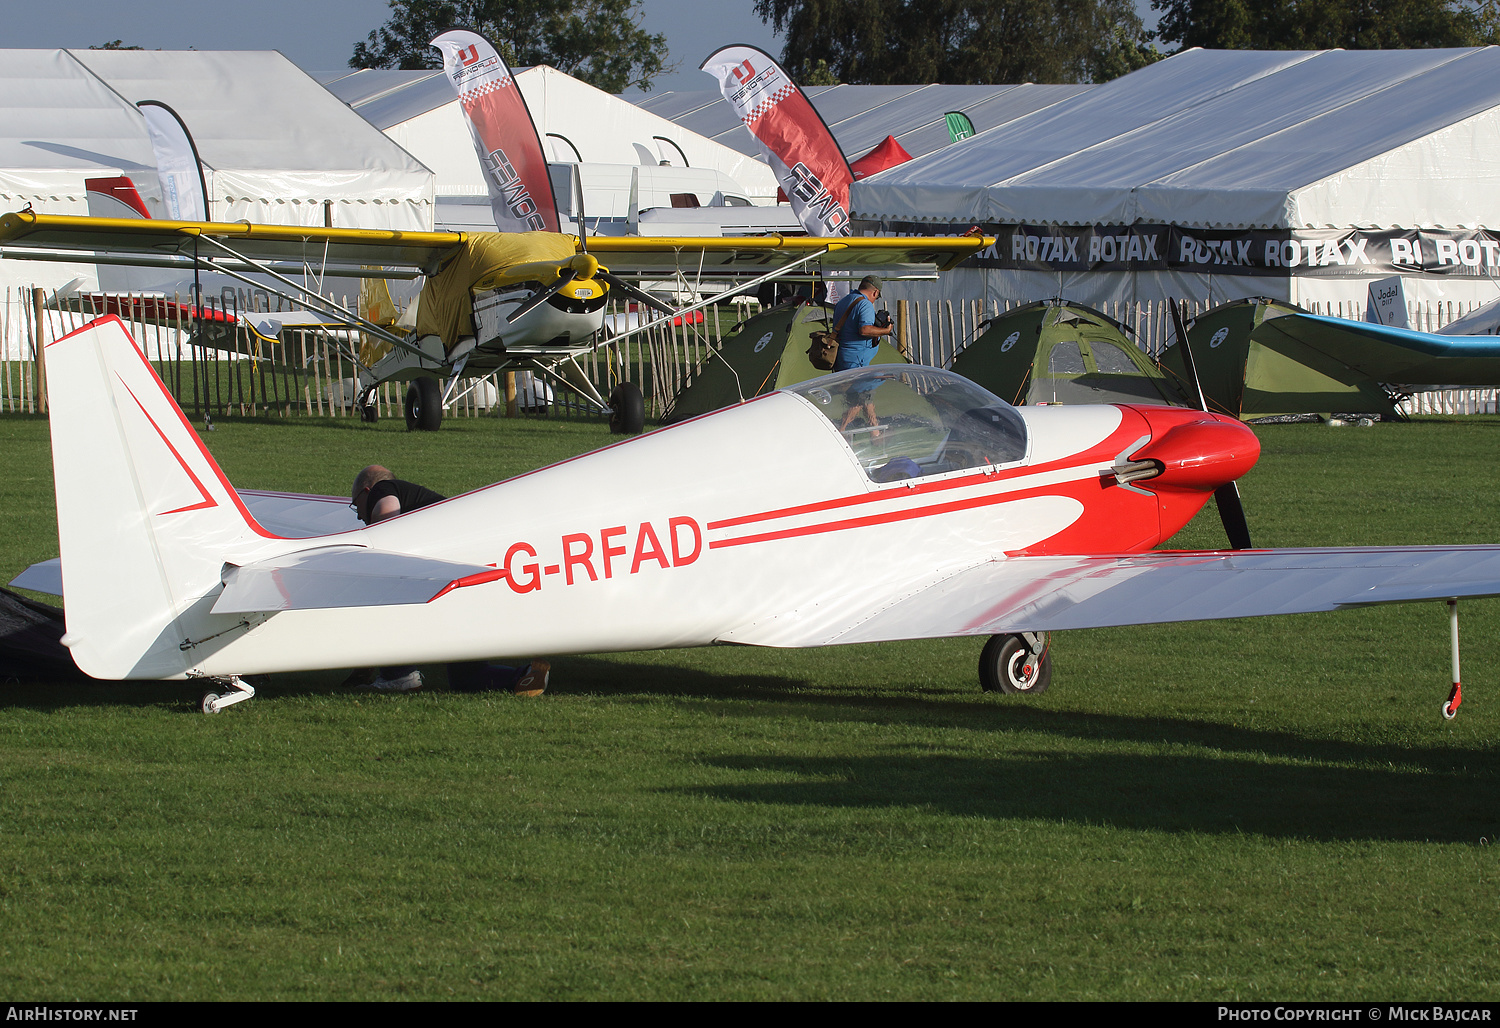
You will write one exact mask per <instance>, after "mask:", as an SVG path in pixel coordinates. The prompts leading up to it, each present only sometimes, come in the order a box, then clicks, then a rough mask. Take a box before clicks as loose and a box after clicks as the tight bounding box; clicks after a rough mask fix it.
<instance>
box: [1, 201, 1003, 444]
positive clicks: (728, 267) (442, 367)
mask: <svg viewBox="0 0 1500 1028" xmlns="http://www.w3.org/2000/svg"><path fill="white" fill-rule="evenodd" d="M993 243H994V240H993V239H992V238H986V237H980V236H951V237H931V238H922V237H896V238H886V237H870V236H845V237H839V238H828V239H823V238H816V237H811V236H746V237H691V238H665V237H641V236H607V237H605V236H595V237H592V238H580V237H578V236H572V235H563V234H557V233H547V232H526V233H498V232H494V233H465V232H398V231H385V230H371V229H337V228H305V227H300V226H283V225H253V224H250V223H248V222H236V223H233V224H222V223H216V222H187V221H157V220H149V219H130V218H93V217H70V216H63V215H47V214H38V213H35V212H33V211H29V210H26V211H18V212H14V213H10V214H5V215H3V216H0V258H4V259H7V260H15V259H21V260H44V261H47V260H50V261H67V262H78V261H80V260H85V261H87V260H89V259H92V261H94V262H96V263H101V264H123V265H133V266H144V267H155V268H166V269H178V270H181V271H182V272H183V273H184V274H192V273H194V272H195V271H197V272H208V273H213V274H221V275H226V276H228V277H230V278H233V279H236V280H239V281H242V282H245V283H248V284H250V285H252V286H254V287H255V288H257V289H266V290H268V291H270V292H272V293H274V294H275V295H277V296H280V297H282V298H283V299H285V300H287V301H289V302H291V303H292V304H293V305H294V306H295V307H297V308H300V310H298V311H295V312H292V313H290V314H276V315H261V316H258V320H256V321H252V322H249V327H250V328H252V329H254V330H255V331H256V332H257V334H258V335H261V336H263V337H274V335H275V334H276V332H278V331H279V330H280V329H281V328H282V327H283V326H295V325H306V324H310V323H317V324H320V325H323V326H328V327H334V328H341V329H346V330H348V331H349V332H350V333H363V334H364V335H365V337H366V338H369V339H374V340H376V341H378V344H379V345H377V346H376V347H374V348H370V347H367V348H366V349H365V351H364V352H363V353H356V352H355V351H354V349H353V348H352V347H350V348H348V349H347V350H346V352H345V354H344V355H345V356H346V357H347V358H348V359H349V360H351V361H352V362H353V363H354V364H355V366H356V368H357V369H358V376H359V386H360V399H361V406H362V409H363V410H365V411H366V412H369V413H367V415H366V416H371V417H372V416H373V404H369V403H367V402H365V401H367V399H368V398H369V397H370V396H371V395H372V394H373V390H374V388H375V387H376V386H377V385H379V384H380V383H382V382H387V381H393V380H394V381H408V382H410V383H411V384H410V386H409V387H408V389H407V394H406V418H407V424H408V426H410V427H412V428H420V429H435V428H437V427H438V426H439V425H440V424H441V420H442V410H443V406H444V404H445V403H446V402H448V401H449V400H451V398H452V395H453V390H454V389H455V387H456V386H457V384H458V383H459V382H460V380H462V379H466V378H478V377H484V376H487V375H490V374H492V373H494V372H497V371H530V372H533V373H534V374H536V375H538V376H539V377H541V378H542V379H543V380H547V381H551V382H553V383H556V384H558V385H563V386H566V387H567V388H569V389H571V390H574V391H576V392H578V393H579V394H580V395H582V396H583V397H584V398H585V399H586V400H587V401H588V402H589V403H591V404H592V405H594V406H595V408H596V409H597V410H598V411H599V412H600V413H601V414H608V415H609V416H610V427H611V429H612V430H614V431H620V432H632V433H633V432H639V431H640V430H641V427H642V424H643V420H644V405H643V402H642V397H641V393H640V390H639V388H638V387H637V386H636V385H634V384H633V383H630V382H619V383H617V384H616V385H615V386H614V387H613V389H612V390H611V391H610V395H609V397H608V398H607V399H606V398H605V397H604V396H603V395H601V393H600V391H599V390H598V389H597V388H596V387H595V386H594V384H593V383H592V382H590V381H589V379H588V378H587V376H585V375H584V373H583V369H582V368H581V367H580V366H579V364H578V360H577V359H578V358H579V357H580V356H582V355H584V354H587V353H588V352H590V351H592V350H593V349H595V348H596V347H598V346H600V345H601V344H602V343H603V342H605V333H604V332H603V331H602V329H603V326H604V306H605V302H606V300H607V299H608V298H609V294H610V293H611V291H613V292H615V293H617V294H620V295H623V296H626V297H629V298H630V299H633V300H636V301H637V302H639V303H641V304H645V305H647V306H649V307H652V308H654V309H656V310H657V311H659V312H660V313H661V317H660V318H658V319H657V320H655V321H647V320H646V319H645V318H642V319H641V322H642V323H641V324H638V325H636V326H634V327H631V328H629V329H628V330H626V331H624V332H620V333H616V334H615V335H613V336H612V337H611V338H613V339H615V340H618V339H620V338H622V337H623V336H625V335H630V334H634V333H636V332H642V331H645V330H647V329H649V328H652V327H654V326H656V325H659V324H662V323H663V322H666V321H670V320H671V319H674V318H680V317H682V316H683V315H685V314H690V313H692V312H694V311H696V310H699V309H702V308H704V307H708V306H711V305H712V304H714V303H717V302H719V301H720V300H722V299H724V298H726V297H727V296H730V295H733V294H735V293H741V292H745V291H746V290H752V289H754V288H755V287H756V286H758V285H760V284H761V283H762V282H765V281H768V280H770V279H773V278H777V277H782V276H786V275H789V274H796V273H799V272H800V273H802V274H806V273H808V271H809V269H811V268H812V267H813V266H814V265H816V266H819V267H821V268H822V269H823V270H824V271H837V272H839V273H842V274H847V275H849V276H852V277H854V278H856V279H857V278H858V276H860V275H863V274H870V273H878V274H880V275H882V276H883V277H885V278H890V279H900V278H913V277H918V278H931V277H933V276H935V275H936V273H937V272H939V271H944V270H947V269H949V268H952V267H953V266H955V265H956V264H958V263H959V262H960V261H962V260H963V259H965V258H966V257H969V256H970V255H972V254H974V253H975V252H977V251H978V250H980V249H982V248H983V247H986V246H989V245H992V244H993ZM606 265H607V266H606ZM418 276H425V282H424V284H423V287H422V292H421V295H420V296H419V297H418V299H417V301H416V303H414V304H413V305H412V307H411V308H408V310H407V312H406V314H405V315H404V316H403V318H402V320H401V321H400V322H399V323H397V324H396V325H388V324H376V323H375V322H374V321H371V320H368V319H366V318H365V317H362V316H361V315H360V314H359V313H358V312H357V311H351V310H349V309H347V308H345V307H343V306H341V305H339V304H337V303H335V302H333V301H332V300H329V299H327V298H326V297H324V296H321V295H319V292H318V288H319V287H320V286H321V285H322V284H323V283H325V282H326V281H327V280H329V279H336V278H355V279H370V278H379V279H415V278H417V277H418ZM299 278H300V279H301V281H299V280H298V279H299ZM309 278H314V279H315V282H316V285H309V284H308V279H309ZM628 278H634V279H636V280H637V281H642V280H644V281H658V280H662V279H671V278H676V279H678V280H679V281H685V280H689V279H691V280H692V281H695V282H697V283H699V284H700V285H701V284H702V283H703V282H705V281H707V282H712V283H716V284H717V285H718V286H720V287H721V288H720V289H719V290H718V291H717V292H714V293H713V294H712V295H710V296H708V297H706V298H703V299H699V300H697V301H696V302H694V303H692V304H690V305H688V306H685V307H681V308H672V307H670V306H668V305H666V304H664V303H663V302H662V301H660V300H658V299H657V298H655V297H653V296H652V295H650V294H649V293H647V292H645V291H644V290H642V289H641V288H639V287H638V286H637V285H633V284H632V283H631V282H630V281H627V279H628ZM172 306H175V305H172V304H168V303H166V301H150V302H149V303H148V304H145V305H142V306H139V307H136V308H134V309H132V310H131V313H132V314H133V315H135V316H137V317H139V316H142V315H144V316H146V317H147V318H150V317H152V316H157V317H160V318H161V320H163V321H170V320H171V317H172V316H173V314H174V313H175V312H169V311H168V310H167V308H169V307H172ZM96 309H99V310H100V311H101V312H104V311H107V310H109V309H110V308H108V307H107V306H104V307H99V306H97V305H96ZM182 313H184V314H185V315H186V317H187V318H189V319H191V320H193V321H194V322H195V325H196V327H197V329H198V331H197V333H196V338H195V340H194V341H195V342H198V343H200V344H202V345H208V346H213V345H215V340H216V339H225V338H227V333H225V332H224V330H223V328H224V326H223V324H222V322H223V321H224V315H223V314H222V313H215V312H208V311H200V310H198V309H196V308H192V307H188V308H185V309H184V311H183V312H182ZM273 319H274V320H273ZM215 330H216V331H217V334H216V331H215ZM351 338H352V336H351ZM439 378H441V379H444V380H446V390H445V389H444V386H443V385H441V384H440V383H439V381H438V379H439Z"/></svg>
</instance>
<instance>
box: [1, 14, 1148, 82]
mask: <svg viewBox="0 0 1500 1028" xmlns="http://www.w3.org/2000/svg"><path fill="white" fill-rule="evenodd" d="M1137 8H1138V9H1142V15H1143V17H1146V18H1147V20H1148V23H1153V22H1154V19H1153V18H1151V17H1150V11H1149V5H1148V3H1147V0H1137ZM643 11H644V18H643V21H642V25H643V27H644V28H645V29H646V30H647V31H648V32H653V33H655V32H661V33H665V35H666V37H667V48H668V52H669V58H668V59H669V62H671V63H675V64H676V65H677V67H676V69H675V70H674V71H672V72H669V73H668V74H666V75H662V76H659V77H658V78H657V79H656V81H655V82H654V83H653V87H652V92H661V91H663V90H668V89H685V90H700V89H714V88H716V87H715V84H714V80H713V79H711V78H710V77H709V76H707V75H705V74H703V73H702V72H701V71H699V70H698V65H699V64H701V63H702V61H703V59H704V58H705V57H707V56H708V55H709V54H710V53H712V52H713V51H714V50H717V49H718V48H719V47H721V46H727V45H729V44H730V43H748V44H751V45H752V46H758V47H760V48H761V49H762V50H766V51H768V52H769V53H771V54H772V56H775V57H780V56H781V46H782V42H781V40H780V39H779V38H778V37H777V36H776V35H775V34H774V33H773V32H772V31H771V28H770V26H769V25H766V24H764V23H763V22H761V20H760V19H759V18H758V17H756V16H755V4H754V0H644V2H643ZM388 16H389V7H388V5H387V3H386V0H135V2H133V3H122V2H120V0H63V2H61V3H59V4H56V5H55V6H54V5H53V4H49V3H34V2H33V3H22V2H20V0H9V2H7V3H6V4H5V17H4V20H3V21H0V45H3V46H5V47H8V48H17V49H22V48H32V47H36V48H48V49H50V48H58V47H61V48H75V47H76V48H79V49H83V48H87V47H90V46H98V45H101V44H104V43H108V42H110V41H111V40H115V39H118V40H120V41H121V42H122V43H124V44H125V45H126V46H143V47H146V48H147V49H152V50H156V49H161V50H187V49H195V50H280V51H281V52H282V53H283V54H285V55H286V56H287V57H288V58H289V59H290V60H291V61H292V62H293V63H294V64H296V65H297V66H299V67H301V68H302V69H304V70H306V71H332V70H335V69H339V68H343V67H346V66H347V65H348V62H349V57H350V56H351V54H352V53H353V51H354V44H355V43H356V42H358V41H359V40H362V39H364V38H365V37H366V36H367V35H369V34H370V32H371V31H372V30H374V29H375V28H377V27H379V26H380V25H382V24H384V23H385V21H386V19H387V17H388Z"/></svg>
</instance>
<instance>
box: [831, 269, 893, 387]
mask: <svg viewBox="0 0 1500 1028" xmlns="http://www.w3.org/2000/svg"><path fill="white" fill-rule="evenodd" d="M883 284H884V283H882V282H881V280H880V277H879V276H878V275H866V276H865V277H864V278H862V279H860V282H859V289H858V290H856V291H855V292H852V293H850V294H849V295H848V296H846V297H844V298H843V299H842V300H840V301H839V302H838V306H836V307H834V308H833V323H834V324H835V325H839V321H840V319H843V324H842V325H840V327H839V333H838V339H839V354H838V356H837V357H836V358H834V361H833V370H834V371H848V370H849V369H850V368H864V367H868V366H869V364H870V362H871V361H872V360H874V359H875V350H876V348H877V347H879V346H880V339H881V337H882V336H888V335H890V334H891V333H892V332H894V331H895V327H894V326H892V325H885V326H881V325H877V324H875V301H876V300H878V299H880V287H881V286H882V285H883Z"/></svg>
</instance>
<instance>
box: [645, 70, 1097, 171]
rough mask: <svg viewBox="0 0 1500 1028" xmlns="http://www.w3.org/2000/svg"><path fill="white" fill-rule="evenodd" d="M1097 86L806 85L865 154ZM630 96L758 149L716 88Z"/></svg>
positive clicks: (928, 147) (935, 145) (841, 134)
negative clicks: (957, 116)
mask: <svg viewBox="0 0 1500 1028" xmlns="http://www.w3.org/2000/svg"><path fill="white" fill-rule="evenodd" d="M1094 88H1096V87H1094V86H1080V85H1060V86H1059V85H1037V84H1036V83H1031V82H1027V83H1024V84H1021V85H1008V86H1005V85H1001V86H948V85H937V84H933V85H925V86H924V85H910V86H852V85H838V86H807V87H805V88H804V89H803V92H804V93H806V94H807V98H808V100H810V101H811V102H812V105H813V107H815V108H816V109H817V111H818V113H819V114H821V115H822V116H823V120H824V121H825V122H827V123H828V128H829V130H830V131H831V132H832V133H833V136H834V138H835V139H837V140H838V144H839V147H840V148H841V149H842V150H843V151H844V153H845V154H846V155H847V154H860V153H864V152H865V151H866V150H868V149H870V148H871V147H872V146H874V145H875V144H877V143H879V142H880V141H881V140H882V139H884V138H885V137H886V136H888V135H893V136H895V137H896V139H897V141H898V142H900V144H901V145H902V146H903V147H905V148H906V150H907V151H908V152H909V153H912V154H917V155H921V154H928V153H931V152H933V151H934V150H938V149H941V148H942V147H945V146H947V145H948V143H949V137H948V126H947V124H946V122H944V120H943V115H944V114H946V113H947V112H948V111H963V112H964V113H965V114H967V115H968V116H969V118H970V120H971V121H973V122H974V126H975V128H976V129H984V128H988V127H993V126H995V125H1000V124H1004V123H1005V122H1007V121H1010V120H1012V119H1014V118H1019V117H1022V116H1023V115H1026V114H1030V113H1031V112H1033V111H1037V110H1040V109H1042V108H1044V107H1049V106H1051V105H1052V104H1055V103H1058V102H1060V101H1062V100H1065V99H1067V98H1069V97H1072V96H1077V95H1079V94H1080V93H1085V92H1087V91H1089V90H1091V89H1094ZM626 99H628V100H630V102H631V103H634V104H636V105H637V106H639V107H641V108H643V109H645V110H648V111H650V112H652V113H653V114H658V115H660V116H661V117H663V118H666V119H667V120H668V121H673V122H676V123H677V124H678V125H681V126H683V127H684V128H688V129H692V130H693V131H694V132H697V133H699V134H701V135H705V136H708V137H709V138H710V139H713V140H714V141H715V142H717V143H722V144H724V145H725V146H729V147H733V148H734V149H736V150H739V151H740V152H742V153H747V154H751V155H758V154H759V153H760V152H761V146H760V143H759V142H758V141H757V140H756V139H755V138H754V137H752V136H751V135H750V133H748V132H746V131H745V129H744V127H743V126H742V125H741V124H740V119H739V118H738V117H737V116H736V115H735V113H734V112H733V111H732V110H730V108H729V105H728V104H727V103H726V102H725V101H724V97H723V96H722V94H720V92H719V91H718V90H717V89H705V90H691V91H668V92H665V93H653V94H649V95H641V96H627V97H626Z"/></svg>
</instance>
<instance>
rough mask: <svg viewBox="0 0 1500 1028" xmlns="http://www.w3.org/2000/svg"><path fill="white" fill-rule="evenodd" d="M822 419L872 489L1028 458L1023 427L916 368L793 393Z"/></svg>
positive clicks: (821, 383) (942, 377)
mask: <svg viewBox="0 0 1500 1028" xmlns="http://www.w3.org/2000/svg"><path fill="white" fill-rule="evenodd" d="M788 391H789V392H793V393H796V394H797V395H799V396H801V397H803V398H804V399H806V400H808V401H809V402H810V403H812V405H813V406H815V407H817V408H818V410H820V411H822V412H823V415H824V417H826V418H828V420H829V421H831V422H833V424H834V427H836V428H837V429H838V430H839V433H840V434H841V435H842V436H843V437H844V440H845V441H846V442H847V443H848V444H849V446H850V448H851V449H853V451H854V455H855V456H856V457H858V458H859V463H860V466H861V467H863V468H864V469H865V474H867V475H869V476H870V479H871V480H872V481H875V482H896V481H900V480H902V479H909V478H921V477H923V476H926V475H939V474H942V473H944V472H948V471H959V470H962V469H964V468H975V467H984V466H986V465H991V464H996V465H998V464H1010V463H1013V462H1015V461H1018V460H1021V459H1022V458H1023V457H1025V456H1026V422H1025V421H1024V420H1023V419H1022V418H1021V415H1020V414H1018V413H1017V412H1016V409H1015V408H1014V407H1012V406H1011V405H1010V404H1008V403H1006V402H1005V401H1004V400H1001V399H999V398H998V397H996V396H994V395H993V394H991V393H989V392H987V391H986V390H984V389H982V388H980V387H979V386H977V385H975V384H974V383H973V382H971V381H969V380H968V379H966V378H962V377H960V376H958V375H955V374H953V373H952V372H951V371H943V370H941V369H939V368H928V367H922V366H920V365H890V364H885V365H877V366H875V367H869V368H856V369H854V370H851V371H840V372H837V373H835V374H832V375H825V376H824V377H822V378H817V379H813V380H811V381H808V382H804V383H802V384H801V385H796V386H792V387H791V388H790V389H789V390H788Z"/></svg>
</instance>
